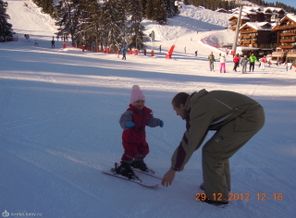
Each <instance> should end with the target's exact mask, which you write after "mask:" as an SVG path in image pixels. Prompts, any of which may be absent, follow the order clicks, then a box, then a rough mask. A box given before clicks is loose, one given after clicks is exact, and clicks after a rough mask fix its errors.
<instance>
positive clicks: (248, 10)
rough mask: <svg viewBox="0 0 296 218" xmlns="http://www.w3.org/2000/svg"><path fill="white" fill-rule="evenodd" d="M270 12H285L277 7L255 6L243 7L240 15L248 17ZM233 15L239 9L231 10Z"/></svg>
mask: <svg viewBox="0 0 296 218" xmlns="http://www.w3.org/2000/svg"><path fill="white" fill-rule="evenodd" d="M268 11H270V12H271V13H279V12H280V11H283V12H285V10H284V9H282V8H277V7H259V6H257V7H255V6H244V7H243V11H242V14H243V15H249V14H257V13H268ZM232 12H233V14H238V13H239V8H235V9H233V10H232Z"/></svg>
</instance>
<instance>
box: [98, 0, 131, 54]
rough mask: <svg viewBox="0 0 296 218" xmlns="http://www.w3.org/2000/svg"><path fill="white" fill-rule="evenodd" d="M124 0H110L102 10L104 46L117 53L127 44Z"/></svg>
mask: <svg viewBox="0 0 296 218" xmlns="http://www.w3.org/2000/svg"><path fill="white" fill-rule="evenodd" d="M124 4H125V1H123V0H109V1H107V2H106V3H105V5H104V6H103V10H102V16H101V19H102V20H101V22H102V29H101V30H102V39H103V40H104V41H103V44H104V46H108V47H109V48H110V49H111V51H116V50H118V49H119V48H120V47H122V46H123V44H127V43H128V42H127V32H128V31H127V26H126V13H125V7H124Z"/></svg>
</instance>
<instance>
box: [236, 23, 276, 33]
mask: <svg viewBox="0 0 296 218" xmlns="http://www.w3.org/2000/svg"><path fill="white" fill-rule="evenodd" d="M246 26H249V27H251V28H253V29H255V30H257V31H271V29H272V26H273V24H271V23H268V22H247V23H245V24H244V25H242V26H241V27H240V30H241V29H243V28H245V27H246Z"/></svg>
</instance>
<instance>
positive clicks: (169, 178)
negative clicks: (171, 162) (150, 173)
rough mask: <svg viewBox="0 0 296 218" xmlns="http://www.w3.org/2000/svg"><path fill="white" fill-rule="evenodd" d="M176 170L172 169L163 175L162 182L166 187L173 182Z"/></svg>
mask: <svg viewBox="0 0 296 218" xmlns="http://www.w3.org/2000/svg"><path fill="white" fill-rule="evenodd" d="M175 174H176V171H174V170H172V169H170V170H168V171H167V172H166V174H165V175H164V176H163V178H162V181H161V184H162V185H163V186H165V187H168V186H170V185H171V184H172V183H173V180H174V178H175Z"/></svg>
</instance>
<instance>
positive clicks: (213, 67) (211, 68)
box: [208, 52, 215, 71]
mask: <svg viewBox="0 0 296 218" xmlns="http://www.w3.org/2000/svg"><path fill="white" fill-rule="evenodd" d="M208 60H209V64H210V71H215V66H214V63H215V56H214V53H213V52H211V54H210V55H209V56H208Z"/></svg>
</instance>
